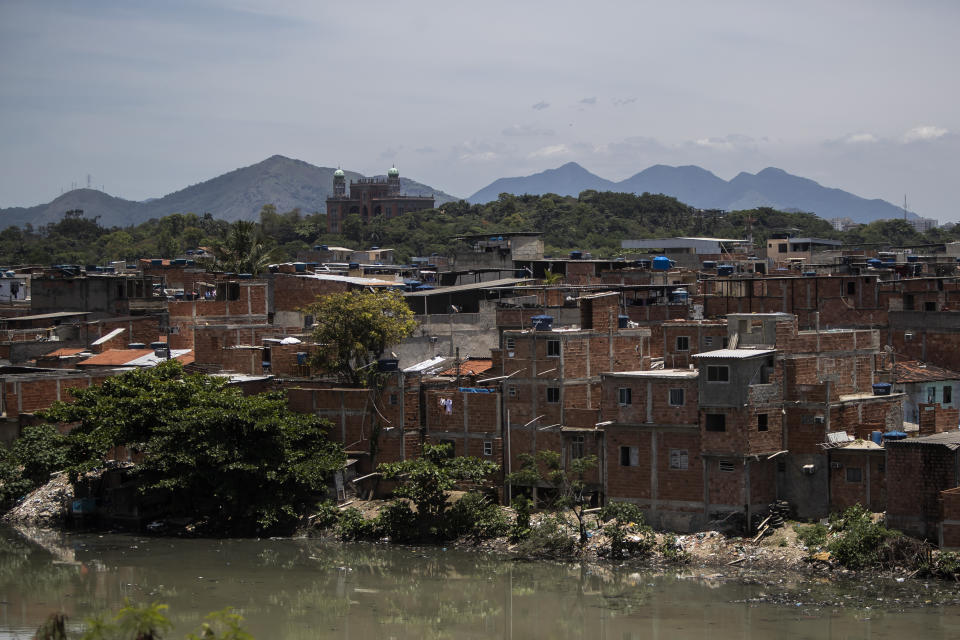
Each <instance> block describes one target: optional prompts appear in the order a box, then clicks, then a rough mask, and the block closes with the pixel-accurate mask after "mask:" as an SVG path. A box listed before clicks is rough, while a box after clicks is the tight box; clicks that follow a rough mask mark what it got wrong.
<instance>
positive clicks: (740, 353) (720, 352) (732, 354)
mask: <svg viewBox="0 0 960 640" xmlns="http://www.w3.org/2000/svg"><path fill="white" fill-rule="evenodd" d="M776 352H777V350H776V349H715V350H714V351H704V352H703V353H695V354H693V355H692V356H690V357H691V358H718V359H720V358H723V359H728V360H729V359H734V358H736V359H742V358H755V357H757V356H767V355H770V354H771V353H776Z"/></svg>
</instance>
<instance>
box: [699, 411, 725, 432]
mask: <svg viewBox="0 0 960 640" xmlns="http://www.w3.org/2000/svg"><path fill="white" fill-rule="evenodd" d="M704 427H705V428H706V430H707V431H726V430H727V416H726V414H724V413H708V414H707V415H705V416H704Z"/></svg>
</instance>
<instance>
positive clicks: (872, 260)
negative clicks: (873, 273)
mask: <svg viewBox="0 0 960 640" xmlns="http://www.w3.org/2000/svg"><path fill="white" fill-rule="evenodd" d="M867 265H868V266H871V267H873V268H874V269H876V268H877V267H882V266H883V262H881V261H880V260H877V259H876V258H870V259H869V260H867Z"/></svg>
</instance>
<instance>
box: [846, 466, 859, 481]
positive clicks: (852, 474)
mask: <svg viewBox="0 0 960 640" xmlns="http://www.w3.org/2000/svg"><path fill="white" fill-rule="evenodd" d="M862 481H863V469H861V468H860V467H847V482H862Z"/></svg>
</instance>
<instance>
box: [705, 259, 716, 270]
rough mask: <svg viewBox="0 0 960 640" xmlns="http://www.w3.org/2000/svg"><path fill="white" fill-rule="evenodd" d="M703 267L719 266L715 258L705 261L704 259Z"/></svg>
mask: <svg viewBox="0 0 960 640" xmlns="http://www.w3.org/2000/svg"><path fill="white" fill-rule="evenodd" d="M703 268H704V269H716V268H717V263H716V261H715V260H704V261H703Z"/></svg>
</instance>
